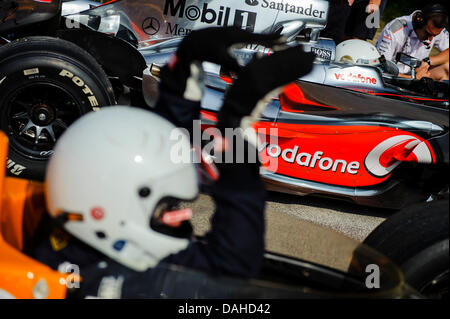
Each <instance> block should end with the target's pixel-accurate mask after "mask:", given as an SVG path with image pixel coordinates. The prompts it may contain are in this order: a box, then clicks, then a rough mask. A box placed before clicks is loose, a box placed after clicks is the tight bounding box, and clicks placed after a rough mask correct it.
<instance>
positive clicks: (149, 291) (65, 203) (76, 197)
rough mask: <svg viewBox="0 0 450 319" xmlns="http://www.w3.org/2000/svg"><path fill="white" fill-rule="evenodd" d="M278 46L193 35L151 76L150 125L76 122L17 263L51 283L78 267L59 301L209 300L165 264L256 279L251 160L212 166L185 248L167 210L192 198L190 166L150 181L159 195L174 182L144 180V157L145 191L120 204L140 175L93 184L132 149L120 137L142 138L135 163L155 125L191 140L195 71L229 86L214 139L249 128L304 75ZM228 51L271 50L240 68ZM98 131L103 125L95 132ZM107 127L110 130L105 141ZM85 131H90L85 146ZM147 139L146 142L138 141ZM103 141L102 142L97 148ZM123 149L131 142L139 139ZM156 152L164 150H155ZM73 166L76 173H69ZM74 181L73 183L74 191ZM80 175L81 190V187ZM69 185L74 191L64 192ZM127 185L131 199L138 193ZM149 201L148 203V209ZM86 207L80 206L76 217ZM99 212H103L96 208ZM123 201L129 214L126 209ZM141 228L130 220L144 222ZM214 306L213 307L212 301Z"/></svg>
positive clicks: (198, 77)
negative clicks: (263, 104)
mask: <svg viewBox="0 0 450 319" xmlns="http://www.w3.org/2000/svg"><path fill="white" fill-rule="evenodd" d="M281 41H282V39H281V38H280V36H279V35H256V34H251V33H249V32H246V31H243V30H239V29H235V28H210V29H203V30H200V31H194V32H192V33H191V34H190V35H189V36H187V37H186V38H185V39H184V40H183V41H182V43H181V44H180V46H179V49H178V51H177V53H176V54H175V55H174V56H173V59H172V61H171V62H169V63H168V65H166V66H164V67H163V68H162V70H161V85H160V97H159V102H158V103H157V106H156V107H155V112H156V113H157V114H159V115H158V116H156V115H154V114H152V113H150V112H147V111H144V110H139V109H134V108H125V107H117V108H105V109H104V110H101V111H99V112H95V113H91V114H88V115H87V116H85V117H83V118H82V119H80V120H78V121H77V122H76V123H74V124H73V125H72V126H71V127H70V128H69V129H68V130H67V131H66V132H65V134H64V135H63V136H62V137H61V139H60V140H58V143H57V146H56V148H55V154H54V156H53V157H52V158H51V160H50V163H49V166H48V172H47V176H46V188H47V205H48V209H49V215H50V217H47V218H46V220H44V221H43V222H42V223H41V227H40V229H39V232H38V233H37V235H36V238H35V240H34V246H33V247H32V249H31V250H30V251H29V252H28V254H29V255H31V256H32V257H33V258H35V259H37V260H39V261H41V262H43V263H45V264H47V265H49V266H50V267H51V268H53V269H58V270H60V271H61V272H64V271H65V270H64V265H68V264H75V265H77V266H78V267H79V269H80V275H81V278H82V279H81V283H79V286H76V288H75V289H68V293H67V297H68V298H86V297H96V298H160V297H169V298H170V297H172V298H173V297H177V298H186V297H194V296H202V293H201V291H202V289H206V290H209V292H208V293H206V295H207V296H209V297H212V296H214V293H215V292H214V287H206V286H207V285H206V284H205V283H202V282H201V281H199V282H198V284H197V285H194V284H193V283H192V282H189V281H188V280H187V279H186V278H185V277H183V276H179V277H177V275H176V273H171V272H170V270H169V269H170V267H166V266H165V265H181V266H184V267H188V268H190V269H196V270H200V271H203V272H207V273H210V274H218V275H233V276H239V277H244V278H252V277H256V276H258V273H259V271H260V269H261V267H262V262H263V255H264V229H265V225H264V209H265V196H266V195H265V189H264V185H263V183H262V181H261V179H260V177H259V162H258V160H256V161H253V162H252V161H251V160H250V156H248V157H246V160H245V161H244V162H243V163H242V162H241V163H238V162H237V161H234V162H231V163H224V164H218V166H217V168H218V171H219V174H220V177H219V178H218V180H217V181H216V182H215V183H214V185H213V186H212V197H213V198H214V201H215V204H216V210H215V213H214V216H213V218H212V223H211V225H212V229H211V231H210V232H209V233H208V234H206V236H205V237H204V238H201V239H195V238H193V237H192V235H191V234H192V227H191V226H190V223H189V221H188V220H187V219H188V218H189V214H188V213H187V211H186V210H174V207H176V206H175V204H174V203H175V202H179V201H180V200H191V199H193V198H195V196H196V195H197V190H196V187H197V185H194V183H193V182H192V183H191V181H193V180H194V179H193V178H191V177H192V176H193V174H192V172H191V168H192V167H193V165H192V163H188V164H186V163H185V164H180V165H185V166H183V167H184V168H183V170H180V171H179V172H178V171H177V173H176V174H174V173H172V172H171V170H172V171H175V170H176V169H177V168H176V167H177V166H173V167H172V168H170V167H169V168H168V169H167V170H168V172H169V173H168V174H170V173H172V174H173V175H176V176H170V175H167V176H168V177H165V178H162V180H164V182H166V181H167V183H166V184H167V185H169V184H170V183H169V181H171V178H172V177H173V178H174V181H177V178H179V182H178V183H176V182H175V183H172V184H171V185H169V186H168V187H166V186H164V185H162V186H161V184H164V182H161V179H156V178H155V179H154V180H155V181H153V177H152V176H153V175H151V174H153V173H154V174H157V173H161V174H163V173H164V169H165V168H160V169H158V165H159V164H158V163H157V162H158V161H159V160H158V158H164V157H165V154H163V151H160V152H159V154H154V153H155V152H156V151H154V152H153V153H149V154H150V155H149V156H156V157H154V159H153V160H154V163H151V164H150V167H154V169H153V170H154V172H153V171H152V172H150V171H149V170H148V169H147V172H148V173H149V174H150V175H149V176H148V178H147V179H145V181H147V180H152V182H149V184H145V185H141V184H139V185H140V186H139V187H137V188H138V191H137V195H136V199H135V200H134V199H133V200H130V198H129V197H132V196H133V195H131V194H128V193H127V192H126V190H127V185H128V184H127V183H128V180H129V179H130V180H131V179H132V178H134V179H135V180H137V179H139V178H140V177H141V175H145V174H146V173H142V172H141V171H139V173H136V174H135V173H134V169H135V168H134V167H135V166H137V165H138V164H135V163H133V165H134V166H133V167H131V164H130V167H129V168H127V167H124V168H123V170H121V169H117V167H116V168H114V170H113V172H114V173H113V174H115V175H116V178H114V177H108V178H106V177H105V176H107V174H108V171H106V167H109V166H110V165H112V164H110V163H109V162H111V163H113V162H118V161H120V160H121V157H122V156H125V155H126V154H125V153H126V152H129V153H130V154H131V153H132V150H134V148H133V147H134V144H135V143H134V141H133V140H132V139H131V140H130V139H128V141H125V142H123V143H122V142H121V141H122V140H123V139H122V135H124V136H126V137H127V138H128V137H129V136H131V134H136V136H140V135H139V134H144V133H145V134H147V135H145V134H144V136H146V137H145V138H144V139H143V140H142V141H143V142H142V143H143V144H139V145H138V144H136V145H138V147H137V148H136V150H137V151H136V152H139V150H140V149H143V146H142V145H147V146H148V145H150V146H151V147H149V148H150V149H152V148H153V149H154V150H156V149H157V148H156V146H154V144H155V143H156V142H154V141H153V142H149V144H145V143H146V142H144V140H145V141H147V140H151V139H152V138H151V137H148V136H152V135H157V134H158V133H159V132H161V134H162V132H163V131H164V130H166V128H169V126H168V125H169V124H168V123H166V121H163V120H162V118H160V116H162V117H164V118H166V119H167V120H169V121H170V122H171V123H173V124H174V125H175V126H177V127H179V128H184V129H186V130H187V131H188V132H189V133H191V134H192V133H193V126H192V123H193V120H197V119H199V118H200V101H201V98H202V85H203V78H202V67H201V62H203V61H209V62H212V63H216V64H219V65H222V66H223V67H225V68H227V69H228V70H232V71H234V72H235V73H236V74H237V75H238V79H237V80H236V81H235V83H234V85H233V86H232V87H231V88H230V89H229V91H228V92H227V94H226V97H225V101H224V103H223V107H222V109H221V111H220V112H219V115H218V123H217V127H218V129H219V131H220V132H221V133H224V132H225V128H233V129H234V128H239V127H241V126H242V123H243V121H242V119H243V118H244V117H247V116H250V115H252V116H253V118H254V117H255V116H256V117H258V113H257V112H256V111H257V108H256V106H257V105H258V102H259V101H260V100H262V99H263V98H264V97H265V96H266V95H267V94H268V93H270V92H273V90H274V89H277V88H280V87H282V86H284V85H286V84H288V83H290V82H292V81H293V80H295V79H296V78H298V77H299V76H302V75H304V74H306V73H308V72H309V71H310V70H311V68H312V61H313V59H314V56H313V55H312V54H310V53H304V52H303V50H302V48H301V47H299V46H297V47H292V48H286V47H282V46H280V45H279V44H280V43H281ZM240 43H257V44H261V45H264V46H267V47H271V46H274V45H278V51H276V52H275V53H274V54H272V55H269V56H266V57H263V58H254V59H253V60H252V61H251V62H250V63H249V64H248V65H247V66H246V67H244V68H241V67H240V66H239V65H238V64H237V62H236V61H235V59H234V58H232V57H231V55H230V54H229V49H230V47H231V46H232V45H236V44H240ZM274 48H275V49H276V48H277V46H274ZM260 111H261V110H259V112H260ZM147 117H148V121H151V123H148V127H146V128H142V129H140V128H139V122H140V121H141V122H144V119H147ZM133 119H134V120H133ZM108 121H109V122H108ZM107 122H108V123H109V124H107V125H106V124H105V125H104V126H102V125H103V123H107ZM112 125H113V126H115V128H114V130H112V131H111V132H112V133H111V135H108V134H109V133H108V132H109V131H108V130H109V128H110V127H111V126H112ZM133 125H135V127H137V128H136V130H135V127H133ZM171 125H172V124H171ZM172 126H173V125H172ZM172 126H170V127H172ZM89 127H90V128H91V129H90V131H89V134H88V135H86V134H87V133H86V131H87V130H89V129H88V128H89ZM95 129H96V130H95ZM147 129H148V132H147V131H145V130H147ZM152 129H153V131H151V130H152ZM93 130H94V131H93ZM144 131H145V132H144ZM105 136H106V137H105ZM191 136H192V135H191ZM102 138H104V140H102ZM112 140H114V143H113V142H111V144H108V143H109V142H110V141H112ZM135 140H140V137H136V138H135ZM156 140H157V139H155V141H156ZM236 140H240V141H241V142H242V141H243V142H244V144H243V145H244V146H245V150H246V152H247V151H250V153H251V152H253V153H255V154H256V152H257V150H256V145H255V144H254V143H253V142H249V141H247V140H246V139H244V138H243V136H242V135H239V134H238V135H237V137H236ZM186 141H187V139H186ZM186 141H184V142H185V144H186V145H188V147H189V148H190V146H189V143H186ZM89 143H91V144H89ZM136 143H137V142H136ZM152 143H153V144H152ZM158 143H159V142H158ZM118 145H119V146H120V147H119V146H118ZM162 145H165V142H164V143H163V144H162ZM183 145H184V144H183ZM186 145H184V146H186ZM230 145H231V146H230ZM234 145H238V143H235V144H234V143H232V142H230V141H229V140H227V139H225V138H223V137H216V141H215V149H216V150H218V151H219V152H222V153H223V154H225V153H227V152H237V149H236V147H234ZM153 146H154V147H153ZM122 147H123V148H122ZM158 147H161V148H162V149H164V147H163V146H161V145H160V146H158ZM116 149H117V150H116ZM147 149H148V148H146V149H145V150H147ZM114 152H116V153H114ZM250 153H246V154H250ZM111 154H113V155H111ZM139 154H140V155H138V157H134V158H135V162H136V163H140V162H144V163H145V162H146V156H147V155H145V154H147V153H145V151H142V154H141V153H139ZM233 154H234V155H232V156H235V153H233ZM104 155H105V157H104V161H103V162H102V156H104ZM141 155H142V156H141ZM92 158H95V160H96V161H100V162H101V164H100V165H98V166H97V168H96V171H90V170H89V168H88V167H87V166H83V164H84V163H85V161H87V160H88V159H90V160H92ZM166 164H167V165H168V166H170V165H172V164H171V163H169V162H167V161H166V162H165V163H163V164H161V165H163V166H164V165H166ZM167 165H166V166H167ZM174 165H175V164H174ZM186 165H187V166H186ZM80 166H81V167H82V168H83V170H85V172H81V173H80V170H79V167H80ZM163 166H161V167H163ZM164 167H165V166H164ZM147 168H148V166H147ZM103 169H105V172H103V171H102V170H103ZM136 169H138V168H136ZM139 169H140V168H139ZM150 170H152V169H150ZM89 174H90V175H89ZM120 174H122V175H120ZM189 174H190V175H189ZM80 175H84V176H85V177H84V178H85V179H84V182H83V178H82V177H81V176H80ZM119 175H120V176H121V177H118V176H119ZM194 175H195V174H194ZM86 176H90V179H89V180H86ZM78 179H79V180H80V182H78ZM101 183H104V184H101ZM151 183H154V184H151ZM158 183H159V184H158ZM177 184H178V185H177ZM71 185H72V187H73V185H76V187H73V188H72V189H70V187H71ZM130 185H131V186H130V187H131V188H132V187H134V186H135V185H138V184H135V185H133V184H130ZM155 185H159V186H155ZM130 187H128V188H130ZM164 187H166V188H164ZM183 187H184V188H183ZM178 188H180V190H178ZM183 192H184V193H183ZM133 194H134V193H133ZM152 196H153V197H156V198H153V199H152ZM103 197H104V198H106V200H105V203H104V204H103V205H102V204H98V203H101V200H100V198H103ZM91 199H92V200H91ZM90 200H91V202H90V203H89V205H87V204H86V205H85V206H83V205H84V203H87V202H89V201H90ZM108 201H109V202H113V203H115V204H114V205H111V206H108V205H109V204H108V203H107V202H108ZM133 201H134V202H135V203H134V202H133ZM126 202H127V203H128V202H130V203H131V202H133V203H132V204H127V205H128V206H126V205H125V204H124V203H126ZM134 204H136V205H137V206H133V205H134ZM95 205H97V206H95ZM94 206H95V207H94ZM122 206H123V207H125V208H122ZM144 206H145V208H144V209H143V210H142V212H143V213H142V214H144V215H145V214H147V215H146V217H145V218H147V217H148V218H149V219H150V227H148V226H149V224H148V223H147V224H146V225H143V224H145V223H142V222H138V220H141V219H140V218H141V217H142V216H141V215H142V214H141V215H140V213H139V214H135V215H133V214H132V213H131V212H132V211H135V210H140V207H144ZM130 207H131V208H130ZM133 207H134V208H133ZM115 210H116V211H117V212H115ZM113 211H114V212H113ZM186 214H187V215H186ZM145 218H144V219H142V220H147V219H145ZM116 221H117V224H115V222H116ZM134 221H136V223H134ZM147 221H148V220H147ZM55 225H56V226H58V227H55ZM133 227H134V228H133ZM139 236H141V237H139ZM187 239H188V240H187ZM202 287H203V288H202ZM216 296H218V297H223V296H221V295H220V294H219V292H218V291H217V295H216Z"/></svg>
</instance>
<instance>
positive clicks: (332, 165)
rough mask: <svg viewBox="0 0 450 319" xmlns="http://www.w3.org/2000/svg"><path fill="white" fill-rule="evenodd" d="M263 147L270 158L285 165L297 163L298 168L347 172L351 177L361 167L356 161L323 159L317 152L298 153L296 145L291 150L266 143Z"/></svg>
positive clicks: (319, 152) (320, 153)
mask: <svg viewBox="0 0 450 319" xmlns="http://www.w3.org/2000/svg"><path fill="white" fill-rule="evenodd" d="M264 147H267V148H266V149H267V154H268V155H269V156H270V157H272V158H279V157H280V156H281V158H282V159H283V160H284V161H285V162H287V163H291V164H293V163H297V164H298V165H299V166H305V167H310V168H315V167H316V165H317V166H318V167H319V169H320V170H322V171H329V170H331V171H332V172H337V171H340V172H341V173H345V172H347V173H349V174H351V175H356V174H358V170H359V169H360V167H361V165H360V164H359V162H356V161H354V162H350V163H347V161H346V160H343V159H336V160H333V159H331V158H329V157H323V155H324V153H323V152H322V151H317V152H315V153H314V154H310V153H305V152H301V153H299V151H300V148H299V147H298V146H297V145H296V146H294V147H293V148H286V149H284V150H282V149H281V147H280V146H279V145H276V144H270V145H267V143H266V144H265V145H264Z"/></svg>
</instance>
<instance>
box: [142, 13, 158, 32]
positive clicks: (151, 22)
mask: <svg viewBox="0 0 450 319" xmlns="http://www.w3.org/2000/svg"><path fill="white" fill-rule="evenodd" d="M159 28H161V25H160V23H159V21H158V19H156V18H153V17H150V18H146V19H145V20H144V22H142V30H144V32H145V34H148V35H154V34H156V33H158V31H159Z"/></svg>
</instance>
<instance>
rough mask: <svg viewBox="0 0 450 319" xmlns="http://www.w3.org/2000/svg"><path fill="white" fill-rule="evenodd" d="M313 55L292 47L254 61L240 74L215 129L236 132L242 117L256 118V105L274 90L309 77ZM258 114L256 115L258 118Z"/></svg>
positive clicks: (220, 113)
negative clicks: (235, 129) (231, 129)
mask: <svg viewBox="0 0 450 319" xmlns="http://www.w3.org/2000/svg"><path fill="white" fill-rule="evenodd" d="M314 59H315V55H314V54H313V53H305V52H304V51H303V49H302V47H301V46H296V47H292V48H289V49H286V50H283V51H278V52H275V53H274V54H272V55H269V56H266V57H264V58H260V59H257V58H256V59H253V60H252V61H251V62H250V63H249V64H248V65H247V66H246V67H245V68H243V69H242V70H241V72H240V74H239V77H238V79H237V80H236V81H235V83H234V84H233V86H232V87H231V88H230V90H229V91H228V93H227V94H226V96H225V100H224V103H223V106H222V108H221V110H220V112H219V115H218V125H217V126H218V128H219V129H220V130H221V131H224V129H225V128H238V127H242V126H241V120H242V118H243V117H246V116H250V115H252V117H255V116H256V118H254V120H257V119H258V118H259V115H260V113H261V112H262V110H259V112H256V114H255V112H254V111H258V110H255V109H256V108H257V106H258V102H260V101H261V100H263V99H264V98H265V97H266V96H267V95H268V94H270V93H271V92H272V91H273V90H275V89H278V88H280V87H283V86H284V85H287V84H289V83H290V82H293V81H295V80H296V79H298V78H299V77H301V76H304V75H306V74H308V73H309V72H310V71H311V69H312V66H313V61H314ZM258 113H259V114H258Z"/></svg>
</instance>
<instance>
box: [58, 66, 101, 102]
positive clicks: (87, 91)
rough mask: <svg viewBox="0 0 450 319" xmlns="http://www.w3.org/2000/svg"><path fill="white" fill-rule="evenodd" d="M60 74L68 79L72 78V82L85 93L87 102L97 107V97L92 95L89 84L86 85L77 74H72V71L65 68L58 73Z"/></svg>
mask: <svg viewBox="0 0 450 319" xmlns="http://www.w3.org/2000/svg"><path fill="white" fill-rule="evenodd" d="M59 75H60V76H62V77H68V78H69V79H71V80H72V82H73V83H74V84H75V85H76V86H78V87H79V88H81V90H82V91H83V93H84V94H86V96H87V98H88V100H89V103H91V106H92V107H93V108H95V107H98V101H97V98H96V97H95V96H94V92H92V90H91V89H90V88H89V86H87V85H86V84H85V83H84V81H83V80H82V79H81V78H79V77H78V76H76V75H74V74H73V73H71V72H69V71H67V70H64V69H63V70H61V72H60V73H59Z"/></svg>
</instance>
